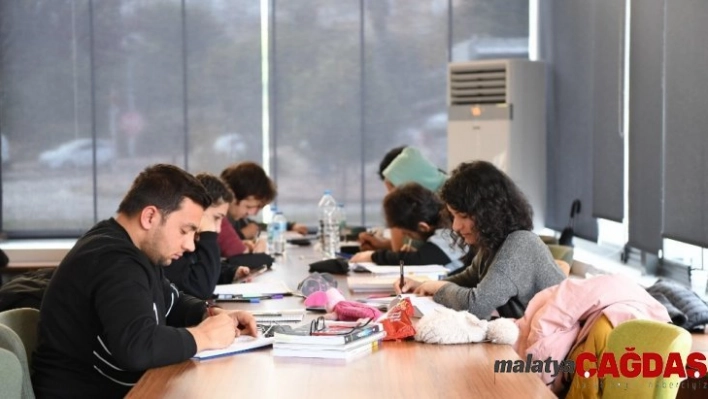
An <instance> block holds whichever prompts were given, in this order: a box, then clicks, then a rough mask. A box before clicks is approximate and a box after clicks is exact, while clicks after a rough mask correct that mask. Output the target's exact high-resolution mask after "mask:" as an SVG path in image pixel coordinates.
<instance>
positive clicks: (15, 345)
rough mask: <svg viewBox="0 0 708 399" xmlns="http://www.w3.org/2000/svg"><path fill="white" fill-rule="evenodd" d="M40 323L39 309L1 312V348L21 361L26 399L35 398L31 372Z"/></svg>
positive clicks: (23, 390)
mask: <svg viewBox="0 0 708 399" xmlns="http://www.w3.org/2000/svg"><path fill="white" fill-rule="evenodd" d="M38 323H39V310H37V309H32V308H21V309H11V310H6V311H4V312H0V348H2V349H5V350H7V351H9V352H12V353H13V355H14V356H15V357H16V358H17V359H18V360H19V364H20V366H21V370H22V378H21V383H22V389H21V392H22V395H21V397H22V398H26V399H33V398H34V390H33V388H32V379H31V375H30V370H31V360H32V352H33V351H34V349H35V347H36V346H37V325H38ZM0 397H4V396H0Z"/></svg>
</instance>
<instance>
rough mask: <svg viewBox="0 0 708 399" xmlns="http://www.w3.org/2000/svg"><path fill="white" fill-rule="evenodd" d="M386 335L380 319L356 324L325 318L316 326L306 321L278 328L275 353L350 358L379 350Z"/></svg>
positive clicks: (297, 356)
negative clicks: (328, 320) (362, 324)
mask: <svg viewBox="0 0 708 399" xmlns="http://www.w3.org/2000/svg"><path fill="white" fill-rule="evenodd" d="M313 323H314V322H313ZM385 336H386V332H385V331H384V329H383V326H382V325H381V324H379V323H369V324H366V325H364V326H359V327H357V323H343V322H326V323H324V324H323V326H322V328H315V329H313V326H312V325H311V324H310V323H307V324H304V325H302V326H299V327H296V328H290V329H288V328H284V329H283V328H280V329H278V330H277V331H276V332H275V334H274V341H273V356H275V357H295V358H319V359H334V360H339V361H351V360H354V359H358V358H361V357H364V356H367V355H370V354H372V353H374V352H376V351H378V350H379V348H380V346H381V342H382V340H383V338H384V337H385Z"/></svg>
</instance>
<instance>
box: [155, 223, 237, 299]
mask: <svg viewBox="0 0 708 399" xmlns="http://www.w3.org/2000/svg"><path fill="white" fill-rule="evenodd" d="M216 237H217V234H216V233H215V232H212V231H205V232H203V233H200V234H199V240H197V241H196V249H195V250H194V252H190V253H186V254H184V256H182V257H181V258H179V259H177V260H175V261H173V262H172V264H170V265H169V266H167V267H165V276H166V277H167V278H168V279H169V280H170V281H171V282H172V283H174V285H176V286H177V288H178V289H179V290H180V291H184V292H185V293H186V294H189V295H192V296H195V297H197V298H201V299H209V298H211V295H212V294H213V293H214V287H216V283H217V282H218V281H219V275H220V273H221V257H220V256H219V244H217V242H216ZM232 278H233V277H232Z"/></svg>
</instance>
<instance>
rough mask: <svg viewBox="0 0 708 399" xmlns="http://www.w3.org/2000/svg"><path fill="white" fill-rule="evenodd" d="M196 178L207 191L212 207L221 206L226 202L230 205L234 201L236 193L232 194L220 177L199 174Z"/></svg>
mask: <svg viewBox="0 0 708 399" xmlns="http://www.w3.org/2000/svg"><path fill="white" fill-rule="evenodd" d="M194 177H196V178H197V180H199V182H200V183H202V186H204V188H205V189H206V192H207V195H209V198H210V199H211V204H212V205H219V204H222V203H224V202H225V203H227V204H229V203H231V201H233V200H234V193H232V192H231V189H230V188H229V187H228V186H227V185H226V183H224V181H223V180H221V179H220V178H219V177H217V176H214V175H212V174H211V173H199V174H198V175H196V176H194Z"/></svg>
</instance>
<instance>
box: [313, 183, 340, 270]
mask: <svg viewBox="0 0 708 399" xmlns="http://www.w3.org/2000/svg"><path fill="white" fill-rule="evenodd" d="M317 208H318V209H319V219H320V223H319V228H318V235H319V239H320V246H321V248H322V254H323V255H324V257H325V258H334V257H336V256H337V252H339V218H338V213H339V212H338V209H339V208H338V206H337V201H336V200H335V199H334V197H333V196H332V192H331V191H330V190H325V192H324V194H323V195H322V198H320V202H319V203H318V204H317Z"/></svg>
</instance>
